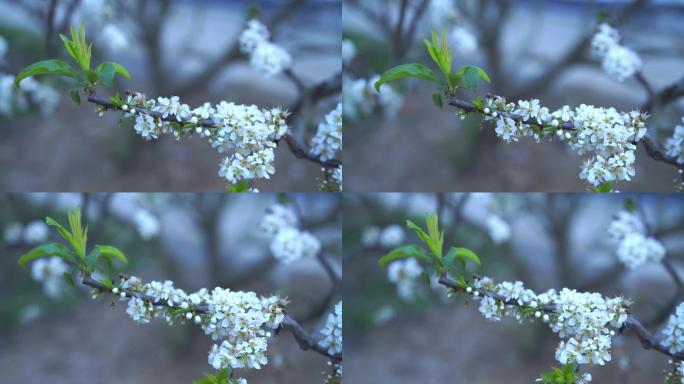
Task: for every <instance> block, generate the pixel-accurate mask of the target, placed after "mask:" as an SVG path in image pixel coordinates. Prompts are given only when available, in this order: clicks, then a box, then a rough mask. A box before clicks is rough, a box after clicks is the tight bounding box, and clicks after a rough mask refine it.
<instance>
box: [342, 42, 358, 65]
mask: <svg viewBox="0 0 684 384" xmlns="http://www.w3.org/2000/svg"><path fill="white" fill-rule="evenodd" d="M354 57H356V45H354V42H353V41H351V40H349V39H344V40H342V63H343V64H349V63H350V62H351V61H352V60H354Z"/></svg>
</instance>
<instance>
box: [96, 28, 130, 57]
mask: <svg viewBox="0 0 684 384" xmlns="http://www.w3.org/2000/svg"><path fill="white" fill-rule="evenodd" d="M99 40H100V41H101V42H102V43H103V45H104V46H106V47H107V48H108V49H109V50H110V51H112V52H115V53H117V52H121V51H123V50H124V49H126V48H128V45H129V43H128V36H127V35H126V33H125V32H124V30H123V29H122V28H121V27H119V26H118V25H117V24H113V23H107V25H105V26H104V27H103V28H102V30H101V31H100V35H99Z"/></svg>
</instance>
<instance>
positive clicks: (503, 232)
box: [485, 215, 511, 244]
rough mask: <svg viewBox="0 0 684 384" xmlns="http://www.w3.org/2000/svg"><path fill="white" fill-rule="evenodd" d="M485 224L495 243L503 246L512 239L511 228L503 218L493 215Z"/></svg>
mask: <svg viewBox="0 0 684 384" xmlns="http://www.w3.org/2000/svg"><path fill="white" fill-rule="evenodd" d="M485 224H486V226H487V231H489V237H491V238H492V241H493V242H494V243H496V244H501V243H503V242H505V241H508V239H510V238H511V227H510V226H509V225H508V223H507V222H505V221H504V220H503V219H502V218H501V217H499V216H497V215H491V216H489V217H487V221H486V223H485Z"/></svg>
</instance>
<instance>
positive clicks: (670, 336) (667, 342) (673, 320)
mask: <svg viewBox="0 0 684 384" xmlns="http://www.w3.org/2000/svg"><path fill="white" fill-rule="evenodd" d="M661 333H662V334H663V336H664V338H663V339H662V340H661V341H660V345H662V346H663V347H665V348H667V350H668V351H669V352H670V353H680V352H684V303H682V304H679V305H678V306H677V308H676V309H675V312H674V313H673V314H672V315H670V317H669V319H668V320H667V324H666V325H665V328H663V330H662V331H661Z"/></svg>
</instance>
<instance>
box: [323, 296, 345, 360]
mask: <svg viewBox="0 0 684 384" xmlns="http://www.w3.org/2000/svg"><path fill="white" fill-rule="evenodd" d="M321 335H323V338H322V339H321V341H319V342H318V345H320V346H321V347H323V348H326V349H327V351H328V353H329V354H331V355H334V354H341V353H342V302H341V301H340V302H339V303H337V304H336V305H335V311H334V312H333V313H330V314H328V319H327V321H326V323H325V326H324V327H323V328H322V329H321Z"/></svg>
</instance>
